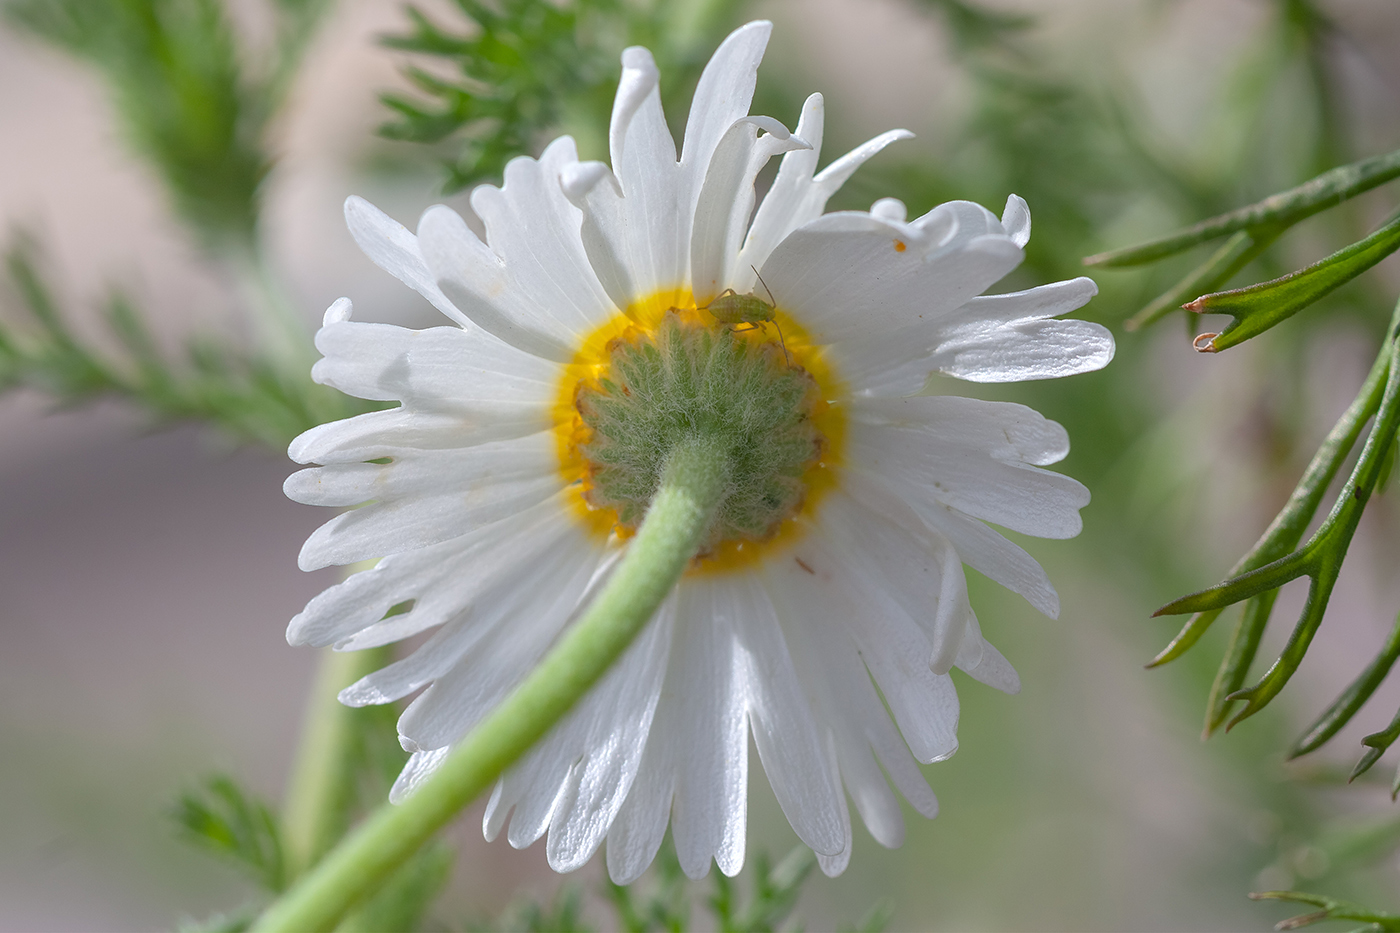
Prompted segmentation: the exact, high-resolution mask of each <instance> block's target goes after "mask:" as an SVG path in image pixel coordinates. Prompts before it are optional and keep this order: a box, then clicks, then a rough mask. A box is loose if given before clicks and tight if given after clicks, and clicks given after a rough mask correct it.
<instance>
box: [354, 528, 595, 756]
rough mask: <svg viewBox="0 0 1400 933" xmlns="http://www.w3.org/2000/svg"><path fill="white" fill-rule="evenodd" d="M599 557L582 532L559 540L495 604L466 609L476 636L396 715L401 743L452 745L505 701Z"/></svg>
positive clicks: (565, 617) (575, 601)
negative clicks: (477, 630) (479, 632)
mask: <svg viewBox="0 0 1400 933" xmlns="http://www.w3.org/2000/svg"><path fill="white" fill-rule="evenodd" d="M603 556H604V555H603V551H602V549H601V548H599V547H597V546H596V545H594V544H593V543H592V542H590V541H588V540H587V538H586V536H585V535H584V534H583V533H582V532H581V531H580V532H579V533H578V534H577V535H576V536H572V537H562V538H561V539H560V540H559V541H558V542H556V543H555V544H554V545H553V546H551V547H550V548H549V549H548V550H547V551H543V552H541V553H540V554H539V556H538V558H537V559H536V560H535V561H533V562H532V563H530V564H528V565H526V566H524V567H522V568H521V573H520V575H519V577H518V578H517V580H516V581H515V585H514V586H510V587H502V588H501V589H500V590H499V591H498V592H497V593H495V594H493V595H494V596H496V600H495V601H492V602H488V601H486V600H482V601H481V604H480V605H479V606H477V607H475V608H474V610H473V613H472V616H476V617H479V618H477V619H476V622H475V624H476V625H478V626H479V627H480V628H482V629H483V630H484V633H483V634H482V636H481V638H480V639H479V640H478V641H477V642H476V643H475V644H474V645H473V646H472V647H471V648H470V650H469V651H468V653H466V654H465V655H464V656H462V657H461V658H460V660H458V662H457V664H456V666H454V667H453V668H452V670H451V671H449V672H448V673H447V674H446V675H445V676H441V677H438V678H437V679H436V680H435V682H434V683H433V685H432V686H431V687H429V688H428V689H427V690H425V691H424V692H423V693H422V694H420V695H419V697H418V698H417V699H416V700H414V701H413V703H412V704H410V705H409V707H408V709H407V710H405V711H404V714H403V715H402V716H401V717H399V734H400V735H401V736H402V738H403V740H404V741H405V747H416V748H439V747H441V746H443V745H448V744H450V743H452V742H455V741H457V740H458V739H459V738H461V737H462V736H463V735H465V734H466V733H467V732H468V731H469V730H470V729H471V728H472V726H474V725H476V724H477V722H479V721H480V720H481V718H482V717H483V716H485V714H486V713H487V712H489V711H490V710H491V709H493V708H494V707H495V706H496V704H498V703H499V702H500V701H501V700H502V699H504V698H505V696H506V695H507V694H508V693H509V692H510V691H511V690H512V689H513V688H514V687H515V686H516V684H518V683H519V682H520V680H521V679H522V678H523V677H524V676H525V675H526V674H527V673H528V672H529V671H530V669H531V668H532V667H534V665H535V664H536V663H537V662H538V661H539V659H540V657H541V656H542V655H543V654H544V652H545V651H546V650H548V648H549V646H550V644H552V643H553V641H554V639H555V638H556V637H557V636H558V634H559V631H560V630H561V629H562V628H563V627H564V625H565V624H566V623H567V622H568V621H569V619H570V618H571V617H572V616H573V615H574V613H575V611H576V609H577V608H578V605H579V600H580V598H581V596H582V595H583V593H584V592H585V590H586V589H587V587H588V584H589V582H590V581H591V580H592V579H593V575H594V572H595V571H596V569H597V567H598V564H599V562H600V561H601V560H602V559H603ZM411 658H412V656H410V659H411ZM406 660H408V659H406ZM398 663H400V664H401V663H403V662H398ZM391 667H392V665H391ZM384 670H385V671H387V670H389V668H385V669H384ZM383 676H384V675H383V672H376V674H371V675H370V677H368V678H365V680H364V681H362V682H361V683H367V685H368V686H370V687H377V686H378V685H379V684H378V681H374V682H371V681H370V678H375V677H381V678H382V677H383Z"/></svg>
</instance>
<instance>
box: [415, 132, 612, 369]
mask: <svg viewBox="0 0 1400 933" xmlns="http://www.w3.org/2000/svg"><path fill="white" fill-rule="evenodd" d="M577 162H578V156H577V153H576V151H575V149H574V143H573V140H571V139H569V138H568V137H567V136H565V137H561V138H559V139H556V140H555V141H554V142H552V143H550V144H549V146H548V147H547V148H546V149H545V151H544V153H543V154H542V155H541V156H540V158H539V159H538V160H535V159H531V158H527V157H524V156H521V157H518V158H515V159H512V160H511V161H510V162H509V163H508V164H507V165H506V168H505V181H504V184H503V185H502V186H501V187H500V188H496V187H494V186H491V185H482V186H480V187H478V188H477V189H475V190H474V191H473V192H472V209H473V210H474V211H475V212H476V213H477V215H478V216H479V217H480V218H481V220H482V222H483V223H484V224H485V225H486V244H485V245H484V246H483V244H482V243H481V241H480V240H479V239H477V238H476V236H475V235H474V234H472V232H471V231H470V229H469V228H467V226H466V224H465V223H463V222H462V221H461V218H460V217H456V215H455V214H453V213H452V212H450V211H448V210H446V209H445V208H437V209H434V210H431V211H428V212H427V213H425V214H424V216H423V219H422V221H421V222H420V225H419V233H420V239H421V240H422V244H423V254H424V257H425V258H426V260H427V264H428V266H429V267H430V268H431V269H432V271H433V274H434V275H435V277H436V279H437V282H438V284H439V285H440V287H441V288H442V290H443V292H444V293H445V294H447V295H448V296H449V297H451V298H452V299H453V300H454V301H457V302H459V304H460V306H461V307H462V310H463V312H464V313H466V314H467V315H469V316H470V317H472V319H473V320H475V321H476V322H477V323H478V324H480V325H481V327H482V328H483V329H485V330H487V331H490V332H491V333H493V334H495V335H496V336H497V337H500V338H501V339H502V340H504V341H506V342H507V343H510V344H512V345H513V346H517V347H519V348H520V349H522V350H525V351H526V352H529V353H533V354H536V355H538V356H544V357H546V358H548V359H552V360H556V361H561V362H562V361H567V360H569V359H570V358H571V356H572V349H573V348H575V347H577V346H578V345H579V344H580V342H581V341H582V338H583V337H584V336H585V335H587V334H588V333H590V332H592V331H593V330H594V329H595V328H597V327H598V325H600V324H602V323H603V321H605V320H607V318H608V317H610V316H612V315H613V314H615V313H616V308H615V307H614V305H613V303H612V300H611V299H610V298H609V297H608V296H607V293H606V292H605V291H604V290H603V287H602V285H601V284H600V283H599V281H598V276H597V275H596V274H595V273H594V271H593V267H592V266H591V265H590V264H589V261H588V256H587V254H586V252H585V251H584V248H583V240H582V236H581V233H580V229H581V227H582V223H583V216H582V214H581V213H580V212H579V210H578V208H577V207H575V206H574V205H573V204H571V203H569V200H568V198H567V197H565V195H564V191H563V189H562V188H561V187H560V175H561V173H562V172H563V171H564V169H565V168H566V167H568V166H570V165H574V164H576V163H577ZM454 218H455V219H454ZM486 247H489V248H486Z"/></svg>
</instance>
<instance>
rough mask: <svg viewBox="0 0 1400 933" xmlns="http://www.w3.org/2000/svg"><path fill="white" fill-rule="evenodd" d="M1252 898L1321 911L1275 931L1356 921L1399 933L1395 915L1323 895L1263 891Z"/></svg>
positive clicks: (1293, 920) (1398, 920) (1287, 922)
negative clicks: (1323, 921)
mask: <svg viewBox="0 0 1400 933" xmlns="http://www.w3.org/2000/svg"><path fill="white" fill-rule="evenodd" d="M1250 898H1251V899H1253V900H1256V901H1292V902H1293V903H1295V904H1311V905H1312V906H1314V907H1320V908H1322V909H1321V910H1319V911H1317V912H1315V913H1311V914H1303V915H1301V916H1298V917H1293V918H1291V919H1289V920H1285V921H1283V922H1282V923H1280V924H1279V925H1278V926H1276V927H1274V929H1276V930H1296V929H1298V928H1299V927H1305V926H1307V925H1308V924H1311V923H1317V922H1318V921H1319V920H1354V921H1360V922H1361V923H1369V924H1374V926H1372V927H1371V929H1375V930H1396V931H1400V916H1398V915H1396V914H1386V913H1381V912H1380V911H1378V910H1372V909H1371V908H1369V907H1363V906H1361V905H1360V904H1351V903H1348V902H1346V901H1339V900H1336V899H1335V898H1331V897H1324V896H1323V895H1321V894H1304V893H1303V892H1302V891H1264V892H1263V893H1260V894H1251V895H1250ZM1363 929H1364V928H1363Z"/></svg>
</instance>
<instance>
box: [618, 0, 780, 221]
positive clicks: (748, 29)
mask: <svg viewBox="0 0 1400 933" xmlns="http://www.w3.org/2000/svg"><path fill="white" fill-rule="evenodd" d="M772 32H773V24H772V23H770V22H767V21H765V20H758V21H756V22H752V23H748V24H746V25H743V26H740V27H739V28H738V29H736V30H734V31H733V32H731V33H730V34H729V35H728V36H727V37H726V38H725V40H724V41H723V42H722V43H720V46H719V48H718V49H716V50H715V54H714V55H712V56H711V57H710V61H709V63H708V64H706V65H705V70H704V71H703V72H702V73H701V74H700V81H699V83H698V84H697V85H696V86H695V96H694V98H692V99H691V102H690V117H689V119H688V120H687V121H686V125H685V144H684V146H683V147H682V149H681V164H682V165H683V166H684V167H685V169H686V171H687V174H688V175H689V177H690V179H691V182H690V185H691V186H692V187H691V188H690V190H691V191H692V192H693V194H692V198H693V197H694V195H697V194H698V193H699V189H700V182H701V181H702V180H703V179H704V177H705V171H706V169H707V168H708V167H709V164H710V157H711V156H712V155H713V154H714V151H715V148H716V147H717V146H718V145H719V141H720V138H721V137H722V136H724V134H725V133H726V132H727V131H728V130H729V128H730V127H731V126H733V125H734V121H735V120H738V119H739V118H740V117H742V116H745V115H746V114H747V113H748V112H749V104H750V102H751V101H752V100H753V89H754V85H755V84H756V83H757V81H758V64H759V62H761V61H762V60H763V50H764V49H765V48H767V46H768V37H769V35H770V34H771V33H772ZM624 181H625V180H624Z"/></svg>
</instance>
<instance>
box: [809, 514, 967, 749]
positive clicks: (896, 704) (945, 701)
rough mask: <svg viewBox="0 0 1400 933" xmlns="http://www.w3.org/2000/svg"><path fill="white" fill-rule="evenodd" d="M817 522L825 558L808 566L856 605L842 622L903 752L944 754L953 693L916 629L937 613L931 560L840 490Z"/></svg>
mask: <svg viewBox="0 0 1400 933" xmlns="http://www.w3.org/2000/svg"><path fill="white" fill-rule="evenodd" d="M819 521H820V531H819V532H817V534H820V535H822V536H823V537H824V539H825V541H827V542H829V546H830V555H831V556H830V557H829V558H823V559H820V560H819V564H820V566H819V565H818V564H810V562H809V565H810V566H812V568H813V570H814V571H816V573H817V574H821V573H829V574H831V575H833V576H836V577H840V578H842V579H843V580H844V581H845V582H844V586H845V587H846V588H847V589H848V591H849V592H850V593H851V594H852V599H853V601H854V602H855V605H856V608H857V610H858V611H857V613H856V614H855V615H853V616H852V617H851V619H850V620H849V624H850V630H851V636H852V637H853V638H854V639H855V641H856V644H857V646H858V647H859V649H860V652H861V657H863V658H864V659H865V662H866V664H867V666H868V667H869V668H870V673H871V675H872V676H873V677H874V678H875V681H876V683H877V684H879V686H880V690H881V692H882V693H883V694H884V695H885V700H886V702H887V703H888V704H889V707H890V711H891V712H892V713H893V714H894V717H895V721H896V722H897V723H898V725H899V729H900V732H901V733H903V735H904V739H905V741H906V742H908V743H909V748H910V750H911V751H912V752H913V753H914V757H916V758H918V759H919V760H920V761H923V762H930V761H938V760H942V759H944V758H947V757H949V756H951V755H952V754H953V752H955V751H956V750H957V746H958V743H957V720H958V700H957V693H956V691H955V690H954V688H953V684H952V681H951V680H950V679H949V677H948V676H947V675H946V674H935V673H934V672H933V671H931V670H930V669H929V666H928V659H929V657H930V656H931V655H932V645H931V644H930V640H929V637H928V635H926V634H925V632H924V630H923V629H922V628H921V623H925V624H927V623H931V622H932V620H931V619H930V618H929V616H931V615H932V614H933V613H935V612H937V600H938V598H939V594H940V592H941V590H942V580H941V579H940V577H939V568H938V566H937V564H936V563H933V562H931V561H929V560H928V557H927V552H926V548H924V547H922V546H920V545H919V544H918V543H917V542H914V541H912V540H910V539H909V538H908V536H907V535H904V534H903V533H902V530H901V529H899V528H896V527H895V526H893V525H891V524H890V523H888V522H886V521H885V520H883V519H882V518H881V517H880V516H878V515H876V514H875V513H873V512H870V511H869V510H868V509H863V508H861V507H860V506H858V505H856V504H855V503H854V502H851V501H850V500H849V499H848V498H847V497H846V496H845V495H844V494H834V495H832V496H829V497H828V499H827V500H826V501H825V502H824V503H823V508H822V513H821V515H820V516H819ZM870 546H875V547H877V548H878V554H872V553H871V552H870V551H868V550H866V548H867V547H870ZM804 559H805V558H804Z"/></svg>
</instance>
